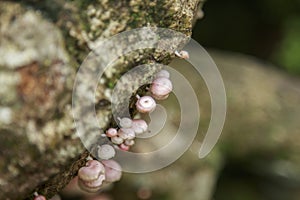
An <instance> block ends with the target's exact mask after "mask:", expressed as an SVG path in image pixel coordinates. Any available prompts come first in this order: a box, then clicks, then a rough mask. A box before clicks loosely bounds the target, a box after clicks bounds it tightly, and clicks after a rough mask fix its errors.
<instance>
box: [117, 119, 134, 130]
mask: <svg viewBox="0 0 300 200" xmlns="http://www.w3.org/2000/svg"><path fill="white" fill-rule="evenodd" d="M118 120H119V122H120V126H121V127H123V128H130V127H131V125H132V120H131V119H130V118H128V117H123V118H118Z"/></svg>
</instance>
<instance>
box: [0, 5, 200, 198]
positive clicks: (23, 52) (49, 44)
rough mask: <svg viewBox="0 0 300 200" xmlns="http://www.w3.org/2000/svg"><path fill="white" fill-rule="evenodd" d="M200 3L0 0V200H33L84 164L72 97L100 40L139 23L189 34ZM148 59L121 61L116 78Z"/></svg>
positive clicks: (106, 118)
mask: <svg viewBox="0 0 300 200" xmlns="http://www.w3.org/2000/svg"><path fill="white" fill-rule="evenodd" d="M201 7H202V2H200V1H199V0H185V1H179V0H161V1H147V0H146V1H145V0H131V1H124V0H122V1H109V0H107V1H85V0H74V1H71V0H69V1H62V0H55V1H52V0H45V1H40V0H27V1H1V2H0V83H1V88H0V96H1V99H0V160H1V162H0V199H24V198H28V199H32V198H33V192H35V191H38V192H39V193H41V194H44V195H45V196H47V197H51V196H53V195H54V194H55V193H57V192H58V191H59V190H61V189H62V188H63V187H64V186H65V185H66V184H67V183H68V182H69V181H70V180H71V179H72V178H73V177H74V176H75V175H76V173H77V171H78V169H79V167H81V166H83V165H84V163H85V158H86V157H87V156H88V152H86V151H85V149H84V147H83V145H82V144H81V141H80V139H79V138H78V137H77V136H76V134H75V130H74V123H73V118H72V113H71V96H72V87H73V82H74V79H75V75H76V70H77V69H78V67H79V65H80V63H81V62H82V60H83V59H84V57H85V56H86V55H87V54H88V52H89V51H90V49H93V48H94V46H95V45H96V43H97V41H99V40H101V39H103V38H107V37H110V36H112V35H115V34H117V33H119V32H122V31H125V30H131V29H134V28H139V27H143V26H153V27H164V28H170V29H173V30H176V31H179V32H182V33H184V34H186V35H187V36H190V35H191V32H192V24H193V22H194V21H195V20H196V19H197V18H198V17H197V16H201V14H200V15H199V13H201V11H199V10H198V9H201ZM172 56H174V55H163V54H161V55H158V56H157V59H156V61H157V62H162V63H167V62H169V61H170V58H172ZM147 59H149V58H147V56H145V55H139V56H138V57H137V58H136V57H135V58H134V59H132V58H128V60H130V61H131V62H128V61H126V60H124V63H121V64H123V66H124V68H122V71H117V72H115V74H114V76H115V77H118V76H119V75H120V74H121V73H122V72H123V71H124V70H125V71H126V70H128V69H130V67H132V66H135V65H137V64H139V62H141V60H142V61H143V60H144V61H143V62H145V60H147ZM125 63H130V64H125ZM113 78H114V77H112V79H113ZM108 81H109V80H108ZM102 89H103V91H104V89H106V85H105V83H104V84H103V86H102ZM103 91H102V92H103ZM101 94H103V93H101V91H100V96H99V102H106V99H105V98H104V96H101ZM101 98H103V99H101ZM102 100H103V101H102ZM108 108H109V103H108V104H107V103H103V104H101V105H100V107H99V111H98V114H99V115H98V116H99V118H100V119H101V127H103V128H105V127H107V126H108V124H109V123H111V122H110V119H111V113H110V111H108V110H109V109H108Z"/></svg>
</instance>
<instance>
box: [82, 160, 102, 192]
mask: <svg viewBox="0 0 300 200" xmlns="http://www.w3.org/2000/svg"><path fill="white" fill-rule="evenodd" d="M104 173H105V168H104V165H103V164H102V163H100V162H99V161H97V160H89V161H88V162H87V163H86V166H84V167H81V168H80V169H79V171H78V186H79V187H80V188H81V189H82V190H84V191H86V192H97V191H99V190H100V189H101V186H102V183H103V181H104V180H105V175H104Z"/></svg>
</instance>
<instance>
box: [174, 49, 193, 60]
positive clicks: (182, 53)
mask: <svg viewBox="0 0 300 200" xmlns="http://www.w3.org/2000/svg"><path fill="white" fill-rule="evenodd" d="M175 55H176V56H178V57H179V58H183V59H189V58H190V55H189V53H188V52H187V51H180V52H178V51H175Z"/></svg>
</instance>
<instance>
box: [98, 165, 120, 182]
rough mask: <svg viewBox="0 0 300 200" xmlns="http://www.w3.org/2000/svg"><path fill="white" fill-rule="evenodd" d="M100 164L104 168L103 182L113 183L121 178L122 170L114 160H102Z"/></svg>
mask: <svg viewBox="0 0 300 200" xmlns="http://www.w3.org/2000/svg"><path fill="white" fill-rule="evenodd" d="M102 164H103V165H104V167H105V181H106V182H115V181H118V180H120V179H121V177H122V168H121V166H120V165H119V163H117V162H116V161H114V160H103V161H102Z"/></svg>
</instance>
